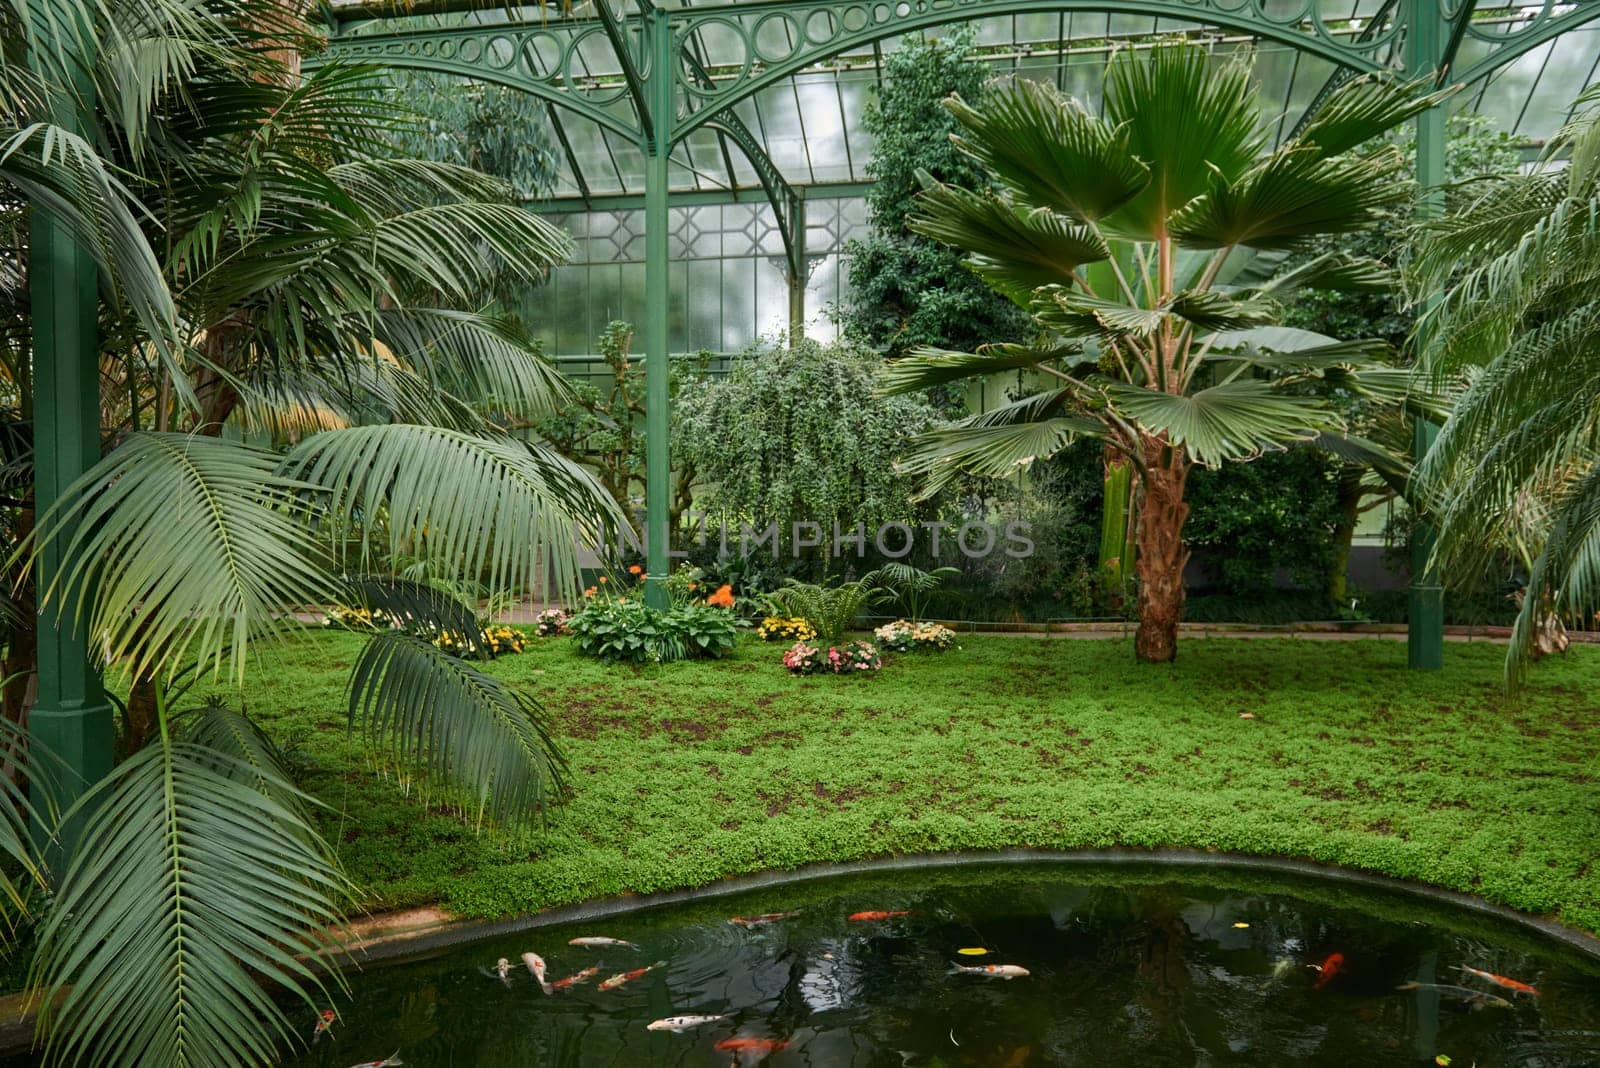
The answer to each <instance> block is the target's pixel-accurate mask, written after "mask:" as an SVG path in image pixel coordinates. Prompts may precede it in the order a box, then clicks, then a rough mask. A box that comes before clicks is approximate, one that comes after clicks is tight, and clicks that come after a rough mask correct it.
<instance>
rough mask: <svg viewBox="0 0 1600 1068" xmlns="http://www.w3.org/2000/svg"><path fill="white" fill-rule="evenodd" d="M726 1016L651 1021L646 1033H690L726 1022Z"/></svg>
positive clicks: (647, 1025)
mask: <svg viewBox="0 0 1600 1068" xmlns="http://www.w3.org/2000/svg"><path fill="white" fill-rule="evenodd" d="M726 1019H727V1017H726V1016H668V1017H666V1018H664V1019H660V1020H651V1021H650V1022H649V1023H647V1024H645V1025H644V1029H645V1030H646V1031H688V1030H690V1029H691V1028H695V1027H704V1026H705V1025H706V1024H714V1023H717V1022H719V1021H722V1020H726Z"/></svg>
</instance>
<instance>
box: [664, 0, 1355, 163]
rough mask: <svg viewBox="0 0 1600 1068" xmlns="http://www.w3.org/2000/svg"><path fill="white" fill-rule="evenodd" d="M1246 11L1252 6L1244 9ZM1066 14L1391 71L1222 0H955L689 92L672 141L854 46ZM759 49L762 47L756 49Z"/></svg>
mask: <svg viewBox="0 0 1600 1068" xmlns="http://www.w3.org/2000/svg"><path fill="white" fill-rule="evenodd" d="M861 6H868V5H844V4H797V3H793V2H792V0H776V2H770V0H769V2H768V3H763V4H738V5H730V6H723V7H694V8H680V9H675V10H673V11H670V12H668V13H667V19H668V21H669V23H670V24H671V25H672V28H673V32H674V35H675V36H677V37H679V38H682V37H686V36H687V35H688V34H689V33H692V32H693V31H695V30H696V29H699V28H701V27H704V26H705V25H707V24H708V23H710V22H715V21H723V22H724V23H732V22H733V21H734V20H736V19H737V20H743V21H745V22H751V23H753V22H755V21H756V20H759V19H760V18H762V17H765V16H768V15H772V16H775V17H785V16H786V17H788V18H791V19H805V18H808V17H810V16H811V15H813V14H815V13H817V12H822V11H827V10H830V9H832V8H835V7H837V8H839V9H841V10H842V9H844V8H845V7H861ZM1243 6H1245V5H1241V7H1243ZM1060 11H1090V12H1109V13H1112V14H1131V15H1151V16H1157V17H1161V18H1174V19H1182V20H1184V21H1186V22H1195V23H1203V24H1206V25H1211V26H1217V27H1220V28H1223V29H1230V30H1236V31H1238V32H1240V33H1247V34H1250V35H1251V36H1254V37H1258V38H1264V39H1267V40H1273V41H1277V42H1279V43H1281V44H1285V45H1288V46H1289V47H1291V48H1294V49H1297V50H1300V51H1302V52H1307V53H1310V54H1312V55H1316V56H1319V57H1321V58H1323V59H1326V60H1328V61H1329V62H1331V63H1334V64H1336V65H1337V66H1339V67H1343V68H1349V69H1351V70H1354V71H1356V72H1366V71H1375V70H1382V69H1386V68H1385V66H1384V64H1382V63H1379V62H1378V61H1376V60H1375V59H1373V58H1372V57H1371V56H1370V55H1365V54H1363V53H1364V52H1374V51H1376V46H1375V45H1373V44H1371V43H1368V44H1366V45H1365V47H1364V48H1363V49H1354V48H1346V47H1343V46H1341V45H1339V44H1338V43H1337V42H1335V41H1334V40H1332V39H1331V38H1328V37H1325V36H1320V35H1318V34H1315V33H1307V32H1305V31H1302V30H1299V29H1296V28H1295V25H1296V24H1294V23H1281V22H1273V21H1271V20H1267V19H1263V18H1259V17H1253V16H1250V15H1248V14H1240V13H1235V12H1229V11H1228V10H1226V9H1224V8H1222V7H1220V6H1219V5H1218V4H1217V3H1216V0H1209V2H1207V3H1194V4H1186V3H1175V2H1172V0H983V2H981V3H966V4H960V3H956V2H954V0H944V2H943V3H938V2H934V3H929V4H928V9H927V10H926V11H923V12H920V13H911V14H905V15H898V14H897V15H895V16H894V17H892V18H889V19H887V20H885V21H883V22H879V23H875V24H873V25H870V26H865V27H863V28H861V29H860V30H857V31H846V32H843V33H840V34H838V35H836V36H833V37H832V38H830V39H829V40H827V41H826V42H825V43H823V44H818V45H815V46H814V47H810V48H806V47H802V48H798V49H796V50H794V51H793V52H792V53H791V54H790V55H788V56H786V57H783V58H781V59H776V60H773V61H771V62H769V63H766V64H764V65H763V66H762V68H761V70H760V72H759V73H757V74H753V75H751V76H749V77H747V78H744V79H743V80H742V81H740V82H739V83H738V84H737V85H732V86H728V87H727V88H726V89H724V90H723V91H722V92H720V93H706V94H704V95H701V94H698V93H690V94H688V98H689V99H691V100H693V99H699V100H702V101H703V105H702V106H701V107H699V108H697V109H695V110H692V111H689V112H688V113H687V114H684V115H680V116H678V117H677V118H676V120H675V122H674V124H673V126H672V134H671V136H672V141H673V142H674V143H676V142H677V141H678V140H681V139H682V137H683V136H684V135H685V134H688V133H689V132H690V131H692V130H694V129H696V128H698V127H699V126H702V125H704V124H705V123H706V122H708V121H710V120H711V119H712V118H714V117H715V116H716V115H718V114H719V113H721V112H723V111H724V110H726V109H727V108H730V107H732V106H733V105H735V104H738V103H740V102H741V101H743V100H746V99H749V98H750V97H751V96H753V95H754V94H755V93H757V92H759V91H760V90H762V89H765V88H766V87H767V86H769V85H772V84H774V83H776V82H779V81H782V80H783V79H785V78H789V77H792V76H793V75H795V74H797V73H799V72H800V71H802V70H804V69H805V68H806V67H808V66H810V65H811V64H813V63H817V62H820V61H822V60H825V59H828V58H831V57H833V56H836V55H838V54H839V53H841V52H845V51H848V50H850V49H852V48H858V47H860V46H862V45H866V44H871V43H873V42H874V41H881V40H883V39H885V38H888V37H896V36H899V35H900V34H904V33H910V32H913V31H916V30H923V29H930V28H932V27H935V26H945V25H950V24H952V23H958V22H971V21H973V20H974V19H980V18H989V17H993V16H996V15H1023V14H1032V13H1037V12H1060ZM751 48H752V49H753V48H754V46H753V45H751Z"/></svg>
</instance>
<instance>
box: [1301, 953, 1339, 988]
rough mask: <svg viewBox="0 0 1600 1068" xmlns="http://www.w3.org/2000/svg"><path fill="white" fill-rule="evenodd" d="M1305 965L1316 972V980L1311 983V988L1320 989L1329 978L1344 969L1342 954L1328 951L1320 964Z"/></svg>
mask: <svg viewBox="0 0 1600 1068" xmlns="http://www.w3.org/2000/svg"><path fill="white" fill-rule="evenodd" d="M1306 967H1307V968H1310V969H1311V970H1312V971H1314V972H1316V973H1317V981H1316V982H1314V983H1312V984H1311V989H1312V990H1321V989H1322V988H1323V987H1325V986H1327V985H1328V981H1329V980H1330V979H1332V978H1333V977H1334V976H1336V975H1338V974H1339V973H1340V972H1342V971H1344V954H1343V953H1329V954H1328V956H1327V957H1326V958H1325V959H1324V960H1323V962H1322V963H1321V964H1307V965H1306Z"/></svg>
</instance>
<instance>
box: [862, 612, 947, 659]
mask: <svg viewBox="0 0 1600 1068" xmlns="http://www.w3.org/2000/svg"><path fill="white" fill-rule="evenodd" d="M872 635H873V637H875V638H877V639H878V641H879V643H880V644H881V645H882V646H883V647H884V648H885V649H888V650H890V651H891V652H896V653H910V652H929V653H942V652H944V651H945V650H946V649H953V648H955V644H956V632H955V631H953V630H951V629H950V628H949V627H945V626H941V625H939V624H938V623H913V622H911V621H909V620H905V619H897V620H895V621H894V622H893V623H885V624H884V625H883V626H881V627H879V628H878V629H877V630H874V631H873V632H872Z"/></svg>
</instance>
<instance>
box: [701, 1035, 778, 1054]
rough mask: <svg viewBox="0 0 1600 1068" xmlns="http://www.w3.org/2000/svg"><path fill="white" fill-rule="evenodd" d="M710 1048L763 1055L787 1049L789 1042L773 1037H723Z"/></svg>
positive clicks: (726, 1051) (725, 1051)
mask: <svg viewBox="0 0 1600 1068" xmlns="http://www.w3.org/2000/svg"><path fill="white" fill-rule="evenodd" d="M711 1048H712V1049H720V1050H722V1052H724V1053H755V1054H759V1055H761V1056H763V1057H765V1056H767V1055H769V1054H773V1053H776V1052H778V1051H779V1050H780V1049H788V1048H789V1043H787V1042H780V1041H778V1040H777V1039H775V1038H725V1039H723V1040H722V1041H721V1042H718V1043H717V1044H716V1045H715V1046H713V1047H711Z"/></svg>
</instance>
